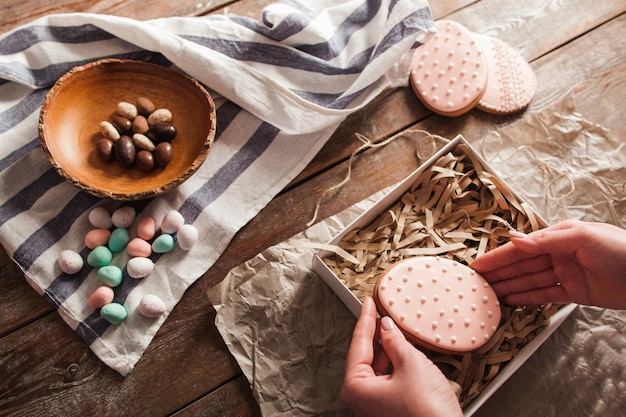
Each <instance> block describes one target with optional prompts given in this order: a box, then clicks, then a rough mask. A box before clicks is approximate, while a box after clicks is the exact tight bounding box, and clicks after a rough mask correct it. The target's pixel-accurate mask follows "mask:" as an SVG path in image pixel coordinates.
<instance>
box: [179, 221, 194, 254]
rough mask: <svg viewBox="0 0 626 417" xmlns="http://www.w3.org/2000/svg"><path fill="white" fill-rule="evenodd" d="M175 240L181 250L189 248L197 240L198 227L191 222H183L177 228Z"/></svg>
mask: <svg viewBox="0 0 626 417" xmlns="http://www.w3.org/2000/svg"><path fill="white" fill-rule="evenodd" d="M176 240H177V242H178V246H179V247H180V248H181V249H182V250H189V249H191V248H192V247H193V245H195V244H196V242H197V241H198V229H197V228H196V226H194V225H192V224H184V225H182V226H181V227H180V228H179V229H178V233H177V234H176Z"/></svg>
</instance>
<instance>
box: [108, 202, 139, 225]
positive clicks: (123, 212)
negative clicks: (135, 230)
mask: <svg viewBox="0 0 626 417" xmlns="http://www.w3.org/2000/svg"><path fill="white" fill-rule="evenodd" d="M135 216H136V212H135V209H134V208H132V207H130V206H124V207H120V208H118V209H117V210H115V211H114V212H113V214H112V215H111V221H112V222H113V226H115V227H121V228H125V229H127V228H129V227H130V226H131V225H132V224H133V223H134V221H135Z"/></svg>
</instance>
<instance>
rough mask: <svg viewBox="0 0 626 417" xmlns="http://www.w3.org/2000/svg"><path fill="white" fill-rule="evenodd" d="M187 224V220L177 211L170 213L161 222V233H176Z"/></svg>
mask: <svg viewBox="0 0 626 417" xmlns="http://www.w3.org/2000/svg"><path fill="white" fill-rule="evenodd" d="M183 224H185V218H184V217H183V215H182V214H180V213H179V212H177V211H176V210H172V211H169V212H168V213H167V214H166V215H165V217H163V221H162V222H161V231H162V232H163V233H170V234H173V233H176V232H177V231H178V229H179V228H180V227H181V226H182V225H183Z"/></svg>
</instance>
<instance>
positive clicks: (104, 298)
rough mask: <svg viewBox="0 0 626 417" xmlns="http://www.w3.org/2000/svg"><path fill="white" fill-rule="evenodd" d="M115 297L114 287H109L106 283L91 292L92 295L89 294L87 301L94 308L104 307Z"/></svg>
mask: <svg viewBox="0 0 626 417" xmlns="http://www.w3.org/2000/svg"><path fill="white" fill-rule="evenodd" d="M113 297H114V294H113V289H112V288H111V287H107V286H106V285H102V286H100V287H98V288H97V289H96V290H95V291H94V292H93V293H92V294H91V296H89V300H87V302H88V303H89V305H90V306H91V307H93V308H102V307H103V306H105V305H107V304H109V303H110V302H112V301H113Z"/></svg>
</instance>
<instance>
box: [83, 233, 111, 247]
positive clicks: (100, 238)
mask: <svg viewBox="0 0 626 417" xmlns="http://www.w3.org/2000/svg"><path fill="white" fill-rule="evenodd" d="M110 237H111V231H110V230H109V229H92V230H90V231H88V232H87V234H86V235H85V246H87V247H88V248H89V249H93V248H95V247H96V246H104V245H106V244H107V243H108V242H109V238H110Z"/></svg>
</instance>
